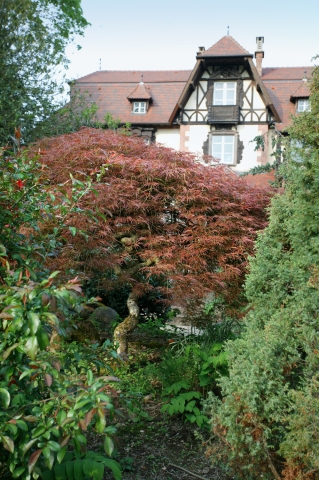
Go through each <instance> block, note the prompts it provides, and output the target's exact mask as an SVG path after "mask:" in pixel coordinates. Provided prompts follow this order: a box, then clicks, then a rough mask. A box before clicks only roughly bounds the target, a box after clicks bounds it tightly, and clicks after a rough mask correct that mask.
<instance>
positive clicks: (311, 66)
mask: <svg viewBox="0 0 319 480" xmlns="http://www.w3.org/2000/svg"><path fill="white" fill-rule="evenodd" d="M266 68H272V69H273V70H274V69H276V68H315V67H314V65H299V66H295V67H263V70H266Z"/></svg>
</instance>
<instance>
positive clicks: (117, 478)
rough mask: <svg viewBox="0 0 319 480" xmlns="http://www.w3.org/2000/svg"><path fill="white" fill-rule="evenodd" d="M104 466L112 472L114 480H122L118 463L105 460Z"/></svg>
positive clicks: (108, 459)
mask: <svg viewBox="0 0 319 480" xmlns="http://www.w3.org/2000/svg"><path fill="white" fill-rule="evenodd" d="M103 463H104V465H105V466H106V467H108V468H110V469H111V470H112V472H113V475H114V478H115V480H122V472H121V469H120V468H121V467H120V464H119V463H118V462H116V461H115V460H111V459H110V458H107V459H105V460H104V462H103Z"/></svg>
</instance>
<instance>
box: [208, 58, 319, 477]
mask: <svg viewBox="0 0 319 480" xmlns="http://www.w3.org/2000/svg"><path fill="white" fill-rule="evenodd" d="M311 93H312V94H311V97H310V99H311V111H309V112H305V113H302V114H299V115H296V116H295V118H294V121H293V124H292V127H291V128H290V131H289V133H290V137H289V145H288V144H287V152H286V157H287V161H286V163H285V165H284V166H283V167H282V174H283V176H284V180H285V191H284V193H283V194H281V195H277V196H276V197H275V198H274V199H273V201H272V206H271V210H270V223H269V226H268V227H267V228H266V230H265V231H264V233H262V234H261V235H260V236H259V238H258V241H257V244H256V256H255V258H253V259H251V262H250V273H249V275H248V278H247V281H246V293H247V297H248V300H249V302H250V311H249V313H248V315H247V317H246V319H245V331H244V334H243V335H242V337H241V338H240V339H237V340H235V341H232V342H229V343H228V346H227V351H228V356H229V369H230V375H229V378H226V379H225V378H224V379H223V380H222V381H221V384H222V392H223V396H224V398H223V402H219V401H217V400H216V399H214V400H213V404H214V405H213V408H212V411H213V418H212V425H213V429H214V431H215V433H216V434H217V436H218V437H219V439H220V440H221V444H220V446H221V450H220V453H221V454H222V455H224V456H226V458H228V461H229V462H230V463H231V464H232V465H233V466H234V465H236V474H237V478H238V477H240V478H245V479H246V480H248V479H256V478H257V477H258V478H259V476H260V475H261V474H262V476H263V478H267V479H273V478H276V479H286V480H293V479H294V480H297V479H298V480H301V479H306V478H307V479H313V480H314V479H317V478H319V422H318V418H319V335H318V333H319V317H318V312H319V215H318V212H319V68H318V67H317V68H316V69H315V71H314V74H313V79H312V82H311ZM239 465H240V466H241V469H240V468H238V466H239ZM238 472H241V473H238Z"/></svg>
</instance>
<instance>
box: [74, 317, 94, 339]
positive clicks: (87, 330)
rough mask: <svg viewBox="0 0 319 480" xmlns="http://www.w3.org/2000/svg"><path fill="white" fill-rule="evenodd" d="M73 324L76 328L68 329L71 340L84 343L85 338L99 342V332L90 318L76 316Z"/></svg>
mask: <svg viewBox="0 0 319 480" xmlns="http://www.w3.org/2000/svg"><path fill="white" fill-rule="evenodd" d="M74 324H75V325H76V327H77V328H72V329H70V330H69V338H70V340H71V342H78V343H84V342H85V340H89V341H90V342H92V343H101V337H100V334H99V332H98V331H97V329H96V328H95V326H94V324H93V323H92V322H91V321H90V320H82V319H81V318H79V317H78V318H76V319H75V321H74Z"/></svg>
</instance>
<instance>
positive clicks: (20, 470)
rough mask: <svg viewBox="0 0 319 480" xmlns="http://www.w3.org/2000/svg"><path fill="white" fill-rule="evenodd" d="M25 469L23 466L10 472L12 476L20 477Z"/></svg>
mask: <svg viewBox="0 0 319 480" xmlns="http://www.w3.org/2000/svg"><path fill="white" fill-rule="evenodd" d="M24 471H25V467H18V468H16V469H15V470H14V471H13V472H12V478H18V477H20V476H21V475H22V474H23V472H24Z"/></svg>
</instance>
